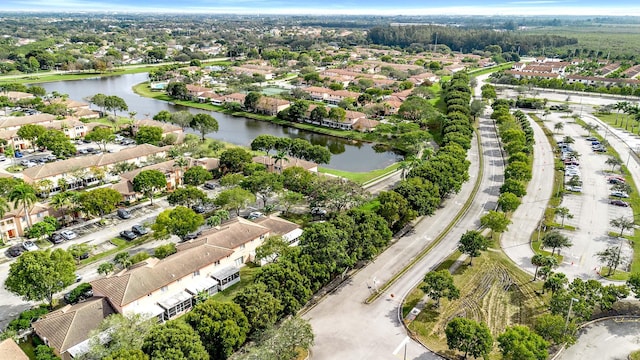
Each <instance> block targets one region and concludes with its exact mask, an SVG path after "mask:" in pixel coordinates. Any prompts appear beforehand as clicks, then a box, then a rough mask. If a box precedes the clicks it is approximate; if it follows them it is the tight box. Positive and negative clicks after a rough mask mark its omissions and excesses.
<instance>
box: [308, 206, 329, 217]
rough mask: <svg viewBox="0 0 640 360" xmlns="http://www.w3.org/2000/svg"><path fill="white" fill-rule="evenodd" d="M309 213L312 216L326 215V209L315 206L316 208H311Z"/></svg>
mask: <svg viewBox="0 0 640 360" xmlns="http://www.w3.org/2000/svg"><path fill="white" fill-rule="evenodd" d="M311 215H313V216H325V215H327V210H325V209H322V208H317V207H316V208H313V209H311Z"/></svg>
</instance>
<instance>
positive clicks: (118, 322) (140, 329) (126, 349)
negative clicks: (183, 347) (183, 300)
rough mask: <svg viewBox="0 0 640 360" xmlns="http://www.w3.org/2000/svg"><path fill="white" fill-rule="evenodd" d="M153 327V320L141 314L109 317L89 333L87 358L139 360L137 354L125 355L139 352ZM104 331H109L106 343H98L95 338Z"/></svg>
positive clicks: (98, 337)
mask: <svg viewBox="0 0 640 360" xmlns="http://www.w3.org/2000/svg"><path fill="white" fill-rule="evenodd" d="M154 325H155V321H154V318H151V319H145V316H144V315H142V314H129V315H121V314H113V315H110V316H108V317H106V318H105V319H104V320H102V322H101V323H100V325H99V326H98V327H97V328H96V329H95V330H93V331H92V332H91V334H90V336H89V339H90V340H89V352H88V354H87V355H88V356H87V358H88V359H109V358H112V359H113V360H134V359H136V360H137V359H140V357H139V354H138V355H135V356H134V357H127V356H125V354H126V353H131V354H135V353H137V352H138V351H140V349H141V347H142V343H143V341H144V338H145V336H146V335H147V334H149V332H150V331H151V329H152V328H153V326H154ZM105 331H109V341H108V342H104V341H100V336H97V335H98V334H101V333H103V332H105ZM144 359H146V358H144Z"/></svg>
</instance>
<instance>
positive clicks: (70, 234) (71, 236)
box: [60, 230, 78, 240]
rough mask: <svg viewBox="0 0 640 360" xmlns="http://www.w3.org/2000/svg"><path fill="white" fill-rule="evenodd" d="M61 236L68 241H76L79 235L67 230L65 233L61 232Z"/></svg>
mask: <svg viewBox="0 0 640 360" xmlns="http://www.w3.org/2000/svg"><path fill="white" fill-rule="evenodd" d="M60 235H62V237H63V238H65V239H67V240H71V239H75V238H77V237H78V234H76V233H74V232H73V231H71V230H65V231H63V232H61V233H60Z"/></svg>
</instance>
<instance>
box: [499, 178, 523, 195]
mask: <svg viewBox="0 0 640 360" xmlns="http://www.w3.org/2000/svg"><path fill="white" fill-rule="evenodd" d="M506 192H510V193H512V194H514V195H515V196H517V197H523V196H525V195H527V187H526V186H525V185H524V184H523V183H522V182H521V181H518V180H515V179H505V181H504V184H502V186H501V187H500V193H506Z"/></svg>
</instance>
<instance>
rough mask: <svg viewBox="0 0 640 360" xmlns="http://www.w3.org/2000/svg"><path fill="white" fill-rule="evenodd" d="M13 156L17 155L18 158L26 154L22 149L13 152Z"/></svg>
mask: <svg viewBox="0 0 640 360" xmlns="http://www.w3.org/2000/svg"><path fill="white" fill-rule="evenodd" d="M13 156H15V157H16V159H20V158H21V157H23V156H24V154H23V153H22V152H21V151H16V152H14V153H13Z"/></svg>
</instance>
